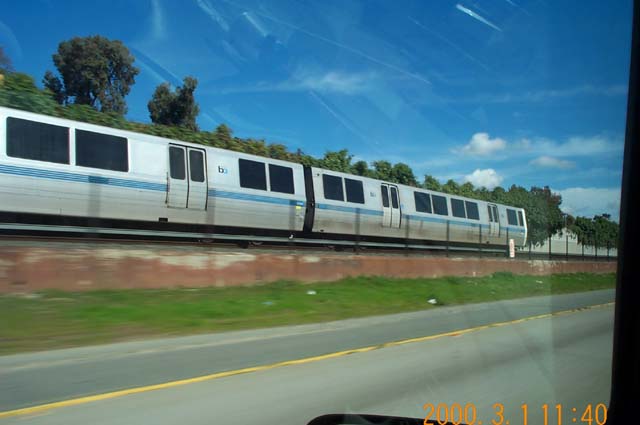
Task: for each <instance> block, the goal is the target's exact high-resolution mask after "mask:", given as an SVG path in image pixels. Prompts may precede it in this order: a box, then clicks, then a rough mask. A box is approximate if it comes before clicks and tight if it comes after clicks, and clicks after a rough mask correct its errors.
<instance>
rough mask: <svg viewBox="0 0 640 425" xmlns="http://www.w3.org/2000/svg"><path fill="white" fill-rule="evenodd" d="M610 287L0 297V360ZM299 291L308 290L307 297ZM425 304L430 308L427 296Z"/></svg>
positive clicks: (363, 281)
mask: <svg viewBox="0 0 640 425" xmlns="http://www.w3.org/2000/svg"><path fill="white" fill-rule="evenodd" d="M613 287H615V275H613V274H586V273H577V274H565V275H551V276H516V275H512V274H510V273H495V274H493V275H491V276H487V277H478V278H468V277H444V278H434V279H391V278H384V277H354V278H347V279H342V280H340V281H337V282H325V283H314V284H301V283H296V282H274V283H270V284H266V285H261V286H252V287H235V288H214V287H210V288H198V289H188V288H181V289H158V290H150V289H129V290H100V291H88V292H63V291H45V292H41V293H36V294H28V295H4V296H0V354H9V353H14V352H21V351H32V350H46V349H53V348H61V347H70V346H79V345H88V344H97V343H108V342H114V341H122V340H127V339H132V338H139V337H158V336H167V335H186V334H194V333H202V332H220V331H228V330H236V329H251V328H261V327H268V326H277V325H290V324H301V323H312V322H323V321H330V320H338V319H346V318H351V317H362V316H369V315H379V314H390V313H400V312H407V311H415V310H422V309H430V308H438V307H439V306H443V305H455V304H466V303H478V302H485V301H495V300H503V299H510V298H521V297H529V296H535V295H549V294H564V293H571V292H583V291H591V290H597V289H605V288H613ZM308 291H315V294H314V295H309V294H308ZM431 298H435V299H436V300H437V304H436V305H431V304H429V303H428V302H427V300H429V299H431Z"/></svg>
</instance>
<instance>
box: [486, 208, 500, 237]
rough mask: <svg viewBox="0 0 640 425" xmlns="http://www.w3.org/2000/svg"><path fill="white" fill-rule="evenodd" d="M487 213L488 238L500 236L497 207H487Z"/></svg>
mask: <svg viewBox="0 0 640 425" xmlns="http://www.w3.org/2000/svg"><path fill="white" fill-rule="evenodd" d="M487 212H488V213H489V236H493V237H499V236H500V215H499V214H498V207H497V206H496V205H494V204H488V205H487Z"/></svg>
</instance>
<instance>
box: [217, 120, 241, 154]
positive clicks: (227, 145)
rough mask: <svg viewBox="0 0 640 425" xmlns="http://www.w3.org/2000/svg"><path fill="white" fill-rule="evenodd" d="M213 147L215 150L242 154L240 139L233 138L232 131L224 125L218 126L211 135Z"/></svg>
mask: <svg viewBox="0 0 640 425" xmlns="http://www.w3.org/2000/svg"><path fill="white" fill-rule="evenodd" d="M213 145H214V146H215V147H217V148H222V149H229V150H232V151H236V152H243V151H244V149H243V146H242V143H241V142H240V139H238V138H237V137H233V131H232V130H231V129H230V128H229V127H228V126H227V125H226V124H224V123H223V124H220V125H219V126H218V127H216V130H215V131H214V133H213Z"/></svg>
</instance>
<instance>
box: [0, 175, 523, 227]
mask: <svg viewBox="0 0 640 425" xmlns="http://www.w3.org/2000/svg"><path fill="white" fill-rule="evenodd" d="M0 174H10V175H17V176H26V177H36V178H44V179H51V180H64V181H72V182H78V183H93V184H101V185H107V186H118V187H128V188H132V189H143V190H154V191H160V192H165V191H166V190H167V185H166V184H162V183H150V182H143V181H139V180H128V179H119V178H113V177H103V176H93V175H89V174H79V173H69V172H66V171H53V170H42V169H37V168H30V167H19V166H15V165H4V164H0ZM208 195H209V196H212V197H216V198H226V199H238V200H242V201H253V202H263V203H269V204H277V205H289V206H301V207H304V206H305V205H306V203H305V202H304V201H298V200H295V199H286V198H276V197H273V196H264V195H253V194H248V193H240V192H231V191H226V190H218V189H211V190H209V192H208ZM317 208H318V209H323V210H332V211H339V212H346V213H351V214H358V213H360V214H365V215H371V216H378V217H382V216H383V213H382V211H378V210H370V209H366V208H358V207H346V206H341V205H329V204H317ZM403 218H405V219H407V218H408V219H409V220H418V221H427V222H433V223H446V222H447V220H448V219H446V218H439V217H425V216H419V215H413V214H403ZM449 222H450V223H451V224H453V225H458V226H469V227H476V226H478V225H479V223H469V222H465V221H458V220H449ZM480 225H481V226H482V227H485V228H488V227H489V225H488V224H480ZM503 228H504V229H509V231H511V232H515V233H524V232H525V230H524V229H523V228H521V227H512V226H505V227H503Z"/></svg>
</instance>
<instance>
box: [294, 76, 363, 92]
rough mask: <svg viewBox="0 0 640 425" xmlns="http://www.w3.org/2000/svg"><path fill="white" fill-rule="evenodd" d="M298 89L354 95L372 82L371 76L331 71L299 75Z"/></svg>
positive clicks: (297, 77)
mask: <svg viewBox="0 0 640 425" xmlns="http://www.w3.org/2000/svg"><path fill="white" fill-rule="evenodd" d="M294 78H296V79H298V80H299V81H298V82H297V83H296V85H297V86H298V87H300V88H301V89H305V90H315V91H318V92H333V93H343V94H354V93H358V92H361V91H363V90H364V89H366V86H367V85H368V81H369V80H371V78H372V76H371V75H370V74H346V73H342V72H335V71H330V72H327V73H325V74H313V75H309V74H307V75H297V76H295V77H294Z"/></svg>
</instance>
